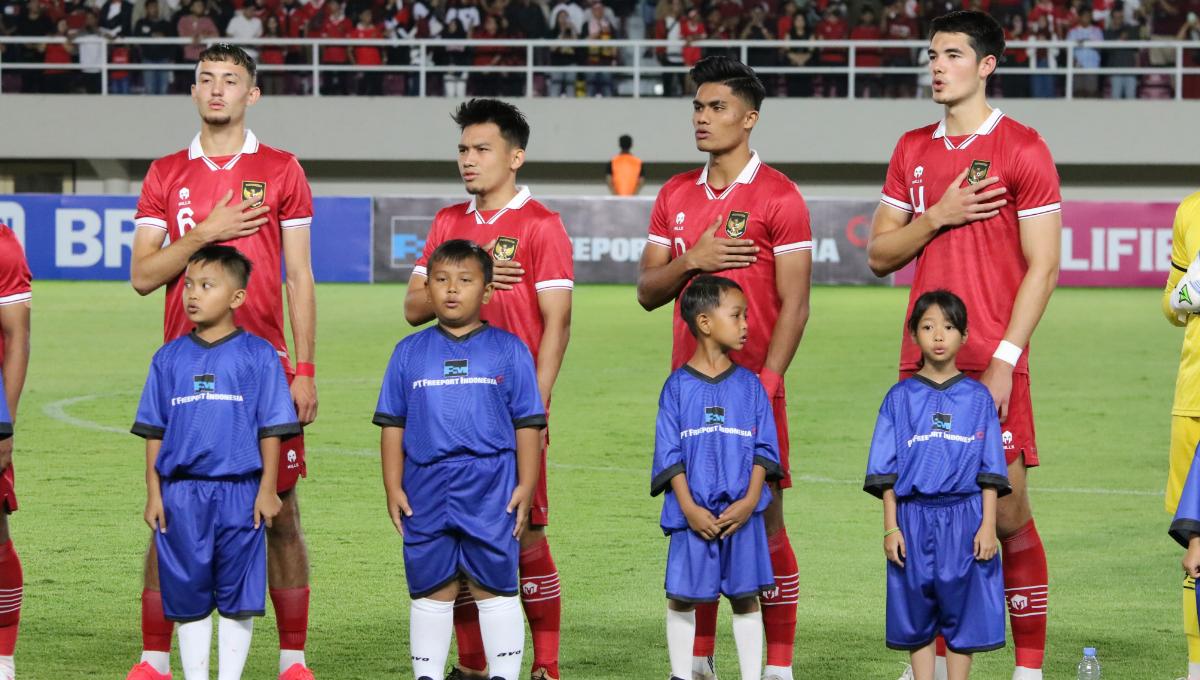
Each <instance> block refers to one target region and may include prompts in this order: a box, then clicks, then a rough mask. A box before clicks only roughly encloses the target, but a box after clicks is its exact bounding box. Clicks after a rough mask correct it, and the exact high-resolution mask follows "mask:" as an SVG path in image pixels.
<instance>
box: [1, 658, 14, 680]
mask: <svg viewBox="0 0 1200 680" xmlns="http://www.w3.org/2000/svg"><path fill="white" fill-rule="evenodd" d="M15 677H17V663H16V661H14V660H13V658H12V657H11V656H0V678H15Z"/></svg>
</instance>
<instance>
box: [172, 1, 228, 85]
mask: <svg viewBox="0 0 1200 680" xmlns="http://www.w3.org/2000/svg"><path fill="white" fill-rule="evenodd" d="M189 7H190V12H189V13H188V14H186V15H184V16H182V17H180V18H179V22H178V23H177V24H176V25H175V32H176V33H177V34H179V37H181V38H191V39H192V44H191V45H188V46H187V47H184V48H183V61H184V63H187V64H195V63H196V62H197V61H198V60H199V59H200V53H201V52H203V51H204V45H203V44H202V43H201V40H203V39H205V38H216V37H219V36H220V35H221V32H220V31H219V30H217V23H216V22H215V21H213V20H212V17H210V16H209V15H208V11H207V7H205V5H204V0H192V4H191V5H190V6H189ZM192 81H193V79H185V82H188V83H191V82H192Z"/></svg>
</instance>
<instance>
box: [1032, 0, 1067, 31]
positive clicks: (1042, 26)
mask: <svg viewBox="0 0 1200 680" xmlns="http://www.w3.org/2000/svg"><path fill="white" fill-rule="evenodd" d="M1066 24H1067V10H1066V8H1064V7H1062V6H1061V5H1056V4H1055V3H1054V0H1038V2H1037V4H1036V5H1034V7H1033V9H1031V10H1029V25H1030V26H1037V27H1039V30H1040V31H1041V32H1043V33H1045V34H1047V35H1049V36H1051V37H1053V38H1054V39H1060V38H1062V37H1063V36H1064V35H1066V32H1067V27H1066Z"/></svg>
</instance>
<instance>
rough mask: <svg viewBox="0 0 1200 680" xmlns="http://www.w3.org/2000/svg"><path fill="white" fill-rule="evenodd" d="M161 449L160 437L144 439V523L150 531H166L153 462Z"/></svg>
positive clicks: (158, 484) (156, 473) (159, 486)
mask: <svg viewBox="0 0 1200 680" xmlns="http://www.w3.org/2000/svg"><path fill="white" fill-rule="evenodd" d="M160 449H162V440H161V439H147V440H146V513H145V515H144V516H145V519H146V524H147V525H148V526H149V527H150V530H151V531H157V532H159V533H163V534H165V533H167V514H166V512H165V511H164V510H163V500H162V485H161V483H160V482H159V479H158V470H156V469H155V468H154V464H155V463H156V462H157V461H158V452H159V450H160Z"/></svg>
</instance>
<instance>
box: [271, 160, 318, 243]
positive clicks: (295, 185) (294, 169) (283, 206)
mask: <svg viewBox="0 0 1200 680" xmlns="http://www.w3.org/2000/svg"><path fill="white" fill-rule="evenodd" d="M312 221H313V200H312V187H310V186H308V177H306V176H305V175H304V168H302V167H300V161H298V160H296V157H295V156H293V157H292V158H290V159H289V160H288V164H287V168H286V169H284V171H283V194H282V195H281V196H280V205H279V226H280V228H282V229H299V228H300V227H311V226H312Z"/></svg>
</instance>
